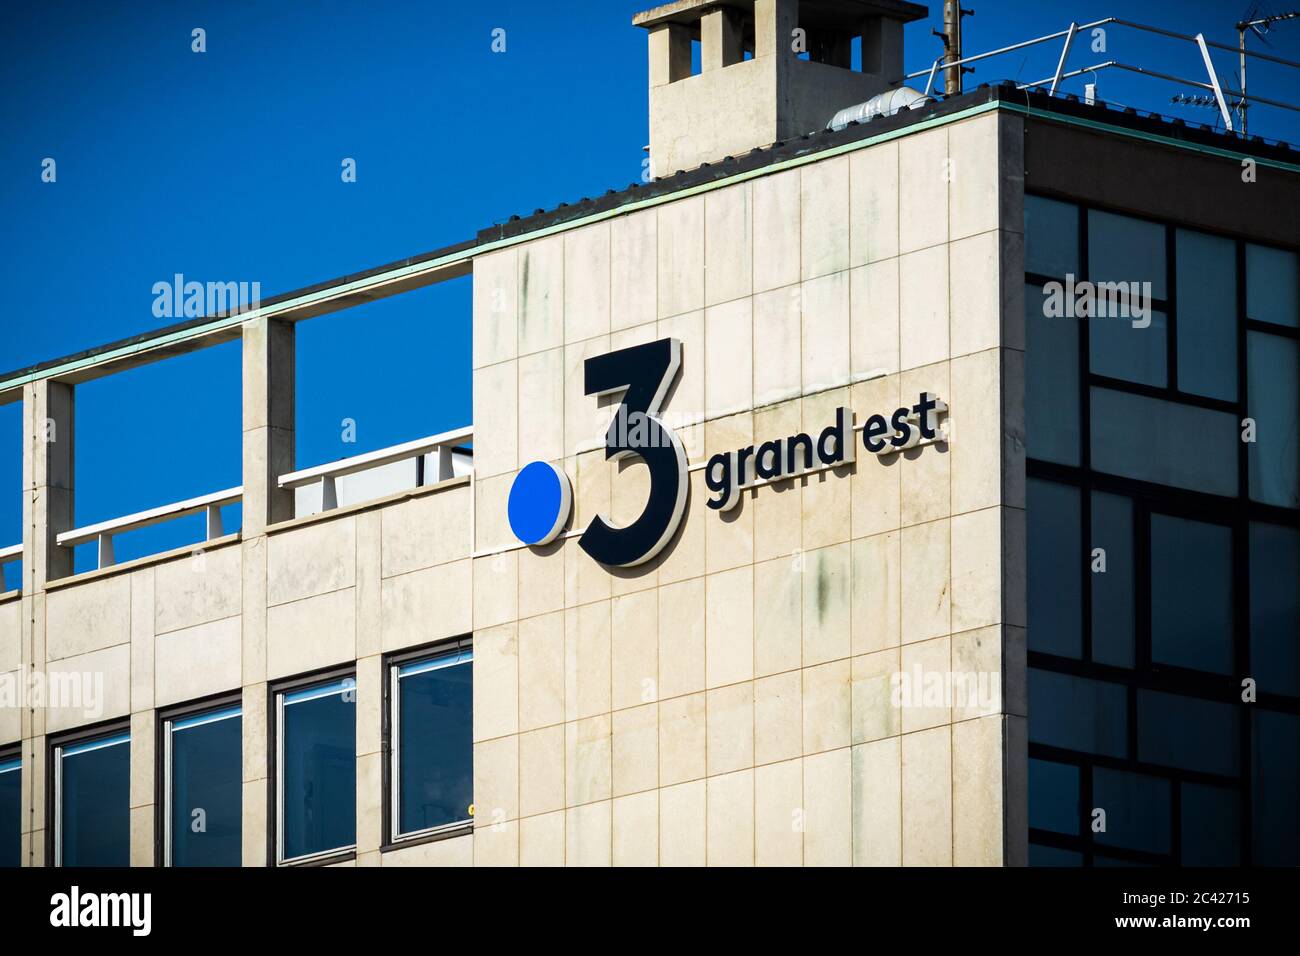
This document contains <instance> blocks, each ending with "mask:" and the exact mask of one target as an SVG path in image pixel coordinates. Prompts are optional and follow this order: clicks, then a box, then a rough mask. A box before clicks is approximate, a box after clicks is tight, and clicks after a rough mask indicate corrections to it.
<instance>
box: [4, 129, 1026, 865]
mask: <svg viewBox="0 0 1300 956" xmlns="http://www.w3.org/2000/svg"><path fill="white" fill-rule="evenodd" d="M1020 143H1021V134H1020V130H1019V121H1018V120H1016V119H1013V118H1010V117H1005V116H1003V117H999V116H998V115H997V114H989V115H985V116H980V117H977V118H973V119H970V120H966V121H963V122H960V123H957V124H954V125H951V126H947V127H941V128H937V129H932V130H925V131H920V132H913V133H909V134H908V135H905V136H903V137H902V138H900V139H897V140H895V141H892V142H888V143H882V144H878V145H874V146H870V147H867V148H863V149H860V150H858V151H855V152H853V153H850V154H846V155H841V156H837V157H832V158H828V159H821V160H817V161H815V162H812V163H809V164H807V165H804V166H802V167H799V168H795V169H789V170H785V171H779V172H773V173H770V174H768V175H764V176H761V177H759V178H756V179H753V180H752V181H749V182H745V183H741V184H737V185H732V186H728V187H725V188H722V189H718V190H715V191H711V192H708V193H705V194H703V195H698V196H693V197H689V198H685V199H680V200H676V201H672V202H668V203H666V204H663V205H661V206H658V207H655V208H651V209H646V210H643V211H639V212H635V213H632V214H630V215H624V216H621V217H617V218H614V219H611V220H609V221H606V222H602V223H599V224H595V225H590V226H586V227H582V228H578V229H574V230H570V231H567V232H563V233H559V234H556V235H553V236H550V237H547V238H543V239H539V240H535V241H532V242H526V243H523V244H520V245H518V246H516V247H513V248H510V249H507V250H504V251H500V252H496V253H492V254H490V255H486V256H482V257H480V258H479V259H477V260H476V262H475V284H474V353H473V354H474V358H473V363H474V395H475V415H474V418H475V433H476V438H475V458H476V473H477V477H476V478H475V480H474V484H473V485H471V484H470V481H469V479H467V478H460V479H454V480H452V481H451V482H448V483H445V484H443V485H440V486H434V487H431V488H427V489H422V490H417V491H415V492H412V493H411V494H410V495H409V496H397V497H395V498H392V499H387V500H384V501H380V502H375V503H372V504H370V505H365V506H357V507H352V508H344V509H340V510H339V511H336V512H331V513H329V514H327V515H318V516H313V517H310V518H304V519H298V520H290V521H283V520H281V521H275V520H274V519H273V518H272V519H271V521H270V523H269V524H266V523H265V522H263V523H262V524H261V525H258V524H253V525H250V526H249V527H248V528H246V529H245V531H244V532H243V534H242V535H230V536H228V537H227V538H224V539H221V540H219V541H217V542H212V543H210V544H209V545H208V546H206V547H205V548H204V549H203V550H202V551H201V552H193V553H191V552H189V551H185V552H181V553H177V554H171V555H163V556H158V557H154V558H150V559H145V560H143V561H139V562H133V563H130V564H126V565H123V566H120V567H115V568H109V569H106V570H104V571H100V572H94V573H91V574H84V575H78V576H74V577H70V578H65V579H62V580H58V581H53V582H51V583H49V584H45V585H41V586H38V587H36V588H33V589H31V591H30V593H25V594H21V595H9V596H6V597H4V598H0V673H14V672H20V671H21V670H22V669H23V668H32V667H34V668H36V669H37V670H43V671H44V672H45V673H51V674H52V673H56V672H60V673H62V672H70V671H85V672H88V673H92V674H95V675H99V676H100V677H101V678H102V682H103V683H102V695H101V699H100V701H99V704H100V707H99V709H98V712H97V713H93V714H88V713H86V712H85V710H84V708H81V709H78V708H73V709H65V710H50V711H48V712H47V711H46V710H45V709H42V708H36V709H26V708H21V709H15V708H0V745H3V744H5V743H8V742H13V741H17V740H21V742H22V749H23V755H24V762H25V766H24V774H25V779H24V808H23V846H24V855H25V858H27V857H28V856H29V857H30V861H31V862H32V863H34V864H37V865H39V864H40V863H41V862H42V861H43V859H44V854H45V845H46V841H47V839H48V835H49V829H48V827H47V822H48V821H47V820H46V819H45V813H46V811H45V780H46V767H45V762H46V751H47V742H48V735H49V734H54V733H60V732H63V731H66V730H72V729H75V728H78V727H83V726H87V725H90V724H94V723H98V722H101V721H104V720H107V719H110V718H123V719H127V720H129V722H130V725H131V732H132V756H131V761H132V785H131V820H132V824H131V832H132V844H133V846H132V861H133V862H134V863H135V864H137V865H149V864H151V863H152V862H153V859H154V827H155V820H156V812H157V808H156V806H155V799H156V798H155V790H156V780H155V771H154V767H155V749H154V748H155V726H156V721H157V712H158V709H159V708H163V707H167V706H170V705H172V704H174V703H179V702H183V701H191V700H194V699H196V698H201V697H204V696H207V695H211V694H218V693H227V692H240V693H241V694H242V699H243V708H244V718H243V726H244V796H245V799H244V811H243V812H244V862H245V863H246V864H247V865H264V864H265V863H266V860H267V849H266V847H267V795H268V762H267V722H268V714H267V687H268V682H271V681H275V680H278V679H280V678H283V677H288V676H294V675H299V674H303V673H305V672H310V671H314V670H318V669H320V668H325V667H329V666H333V665H345V664H351V663H352V662H355V664H356V672H357V684H358V723H357V755H358V766H357V781H358V782H357V787H358V803H357V805H358V825H357V842H358V849H357V856H356V860H355V861H354V862H355V863H356V864H358V865H377V864H380V863H382V864H383V865H404V864H415V865H419V864H470V863H474V864H494V863H504V864H515V863H523V864H529V863H552V864H583V863H594V864H609V863H661V864H702V863H714V864H729V863H735V864H747V863H759V864H810V865H811V864H824V863H859V864H900V863H902V864H949V863H952V864H1000V863H1019V862H1023V859H1024V855H1025V846H1024V839H1025V832H1026V830H1025V822H1024V813H1025V810H1024V794H1025V783H1024V774H1025V769H1024V765H1025V760H1024V750H1025V729H1024V724H1025V721H1024V714H1025V694H1024V631H1023V627H1024V593H1023V592H1024V569H1023V566H1022V562H1023V553H1024V546H1023V534H1024V531H1023V527H1024V518H1023V507H1024V489H1023V473H1024V467H1023V415H1022V412H1021V410H1020V409H1021V406H1022V402H1023V399H1022V393H1023V386H1022V378H1023V374H1022V370H1023V352H1022V350H1023V313H1022V307H1021V302H1020V300H1019V296H1020V295H1021V278H1020V277H1021V274H1022V272H1023V263H1022V252H1021V246H1022V237H1021V234H1020V229H1021V222H1022V212H1021V181H1020V175H1021V173H1020V169H1021V160H1020ZM668 335H671V336H676V337H677V338H679V339H681V341H682V343H683V362H684V367H683V370H682V373H681V377H680V380H679V381H678V383H677V385H676V387H675V388H674V390H673V391H672V392H671V393H670V396H669V398H668V401H667V403H666V406H665V409H664V415H665V417H666V418H667V420H668V421H669V422H670V423H671V424H673V426H674V427H676V428H677V430H678V431H679V433H680V434H681V435H682V437H683V439H684V440H685V443H686V446H687V449H688V454H689V457H690V460H691V462H692V463H701V462H703V461H704V460H705V457H706V456H707V455H709V454H711V453H713V452H715V451H719V450H731V449H734V448H737V447H739V446H742V445H746V444H749V443H750V442H751V441H756V440H763V439H765V438H769V437H782V436H785V435H788V434H790V433H791V432H793V431H795V430H799V429H817V428H820V427H822V426H823V425H824V424H825V423H826V422H827V421H828V420H829V419H830V417H831V415H832V414H833V411H834V409H835V407H836V406H837V405H840V404H843V403H847V404H849V405H851V406H852V407H853V408H854V409H855V410H856V411H857V413H858V416H859V420H862V418H863V417H865V416H866V415H867V414H870V413H872V412H876V411H886V410H889V409H892V408H893V407H895V405H896V404H901V403H902V402H903V401H904V400H911V401H914V400H915V395H916V393H917V392H919V391H921V390H922V389H927V390H930V391H932V392H935V393H937V394H938V395H939V396H940V397H941V398H943V399H944V400H945V401H946V402H947V403H948V405H949V406H950V409H951V413H950V417H949V419H948V427H949V430H950V433H951V436H952V441H951V443H950V444H947V445H946V446H945V445H935V446H927V447H924V448H920V449H918V450H916V451H915V453H909V454H907V455H905V456H896V457H895V458H893V459H892V460H890V459H877V458H874V457H871V456H868V455H866V454H862V453H859V455H858V460H857V462H856V464H855V465H854V466H853V467H851V468H848V469H845V470H843V471H839V472H828V473H822V474H820V475H816V476H809V477H807V478H803V479H797V480H793V481H789V482H785V483H782V484H778V485H773V486H768V487H765V488H760V489H757V490H755V491H751V492H746V493H745V495H744V500H743V501H742V503H741V505H740V506H739V508H738V509H737V510H736V511H735V512H734V513H732V514H731V515H729V516H728V517H726V518H723V517H722V516H720V515H718V514H717V513H715V512H713V511H710V510H709V509H707V508H706V507H705V500H706V498H707V491H706V489H705V488H704V486H703V483H702V476H701V475H700V474H699V473H698V472H696V473H694V474H693V476H692V478H693V481H692V488H691V498H690V504H689V508H688V511H687V514H686V516H685V518H684V520H683V522H682V524H681V527H680V530H679V531H678V533H677V534H676V536H675V537H674V539H673V540H672V541H671V542H670V543H669V545H668V546H667V547H666V548H665V550H664V551H663V552H662V554H661V555H660V556H659V557H658V558H656V559H655V560H654V561H652V562H650V563H648V564H646V565H643V566H641V567H639V568H635V569H631V570H625V571H615V572H611V571H609V570H607V569H605V568H602V567H600V566H598V565H596V564H595V563H593V562H592V561H591V560H590V559H589V558H588V557H587V556H586V554H585V553H584V552H582V551H581V549H580V548H578V546H577V543H576V541H575V540H573V539H570V540H567V541H561V542H557V543H556V544H553V545H551V546H548V547H546V548H543V549H528V548H520V547H517V542H515V541H514V540H513V538H512V537H511V536H510V535H509V532H508V529H507V528H506V527H505V524H504V515H505V507H504V505H505V500H506V496H507V494H508V491H509V487H510V482H511V481H512V480H513V477H514V474H515V472H516V470H517V469H518V468H519V467H520V466H521V465H522V464H524V463H526V462H528V461H531V460H533V459H539V458H540V459H546V460H552V461H556V462H559V463H561V464H562V465H563V467H564V468H565V469H566V471H567V472H568V474H569V475H570V477H571V479H572V481H573V486H574V489H575V517H574V522H573V527H574V528H581V527H583V526H584V525H585V523H586V522H587V520H588V519H589V518H590V517H591V516H592V515H593V514H596V513H598V512H605V513H607V514H610V515H611V517H612V519H613V520H615V521H626V520H630V519H631V518H632V517H633V516H634V515H635V514H636V513H637V512H638V511H639V510H640V506H641V503H642V501H643V499H644V494H645V483H644V473H643V468H642V466H640V465H637V464H634V463H632V464H625V465H623V466H617V465H611V464H609V463H607V462H606V461H605V460H604V457H603V450H602V449H601V447H600V443H601V440H602V436H603V432H604V429H605V427H606V425H607V424H608V420H609V416H610V414H611V409H612V406H611V405H610V404H609V403H608V402H597V401H596V400H594V399H590V398H588V397H587V396H585V395H583V390H582V368H583V366H582V362H583V360H584V359H585V358H587V357H589V356H591V355H597V354H601V353H603V352H607V351H609V350H611V349H617V348H620V347H623V346H626V345H631V344H634V343H637V342H644V341H649V340H652V339H656V338H659V337H662V336H668ZM265 338H266V336H265V335H262V334H261V333H257V334H254V335H253V336H251V337H249V336H246V338H245V347H246V348H250V347H251V348H258V347H259V346H258V345H257V342H258V341H261V340H263V339H265ZM285 344H286V347H288V346H289V345H291V343H285ZM253 365H254V366H255V367H261V366H262V365H274V362H272V361H270V360H269V359H268V360H266V361H262V362H253ZM252 378H253V380H255V381H256V380H258V376H256V375H254V376H252ZM247 379H248V376H246V384H247ZM246 391H248V389H247V388H246ZM253 391H254V392H258V391H259V389H256V388H254V389H253ZM260 391H261V392H262V393H264V392H265V391H266V389H265V388H263V389H261V390H260ZM254 417H255V416H254ZM258 428H261V426H259V425H257V422H256V421H254V422H253V423H252V425H251V426H250V428H249V429H248V430H246V437H247V436H248V435H255V434H256V433H257V429H258ZM262 430H263V431H265V430H266V429H265V428H263V429H262ZM254 450H255V449H254ZM250 460H251V461H253V463H254V465H256V466H257V467H258V468H259V469H260V468H261V465H260V461H261V458H260V457H259V456H258V455H256V454H254V455H251V456H250ZM259 473H260V471H259ZM249 506H250V505H249V503H248V502H246V508H247V507H249ZM262 506H264V507H266V508H267V513H268V514H270V513H271V510H272V509H270V507H269V505H268V504H267V502H266V501H265V500H263V501H262ZM472 554H478V555H479V556H478V557H472V556H471V555H472ZM471 632H472V633H473V635H474V643H475V648H474V656H475V661H474V680H475V713H474V739H475V743H474V761H475V804H476V808H477V819H478V821H479V827H478V829H477V830H476V831H475V832H474V834H473V835H472V836H464V837H459V838H456V839H451V840H444V841H442V842H437V843H430V844H425V845H423V846H416V847H409V848H406V849H402V850H398V851H388V852H383V853H381V852H380V850H379V847H380V839H381V833H380V819H381V816H380V805H381V804H380V801H381V799H382V780H381V773H382V755H381V737H380V727H381V722H380V716H381V715H380V700H381V694H380V687H381V680H382V667H381V660H382V654H384V653H387V652H390V651H394V650H399V649H402V648H409V647H413V646H417V645H421V644H425V643H428V642H431V641H434V640H437V639H439V638H442V637H451V636H457V635H461V634H466V633H471ZM917 665H919V666H921V667H922V668H923V669H925V670H926V671H929V672H936V673H943V672H946V671H948V670H954V671H960V672H966V671H973V672H987V673H992V674H993V675H995V677H997V679H998V680H999V682H1000V684H1001V685H1002V688H1001V689H1002V695H1001V700H1000V702H998V703H997V704H996V705H994V706H992V707H989V708H985V709H980V708H949V707H945V706H938V707H916V708H902V709H900V708H896V707H894V706H892V705H891V702H890V695H889V682H890V678H891V675H892V674H894V673H895V672H898V671H900V670H902V671H911V670H912V669H913V668H914V667H915V666H917Z"/></svg>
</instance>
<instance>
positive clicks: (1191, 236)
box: [1175, 229, 1237, 402]
mask: <svg viewBox="0 0 1300 956" xmlns="http://www.w3.org/2000/svg"><path fill="white" fill-rule="evenodd" d="M1175 236H1176V239H1175V242H1177V244H1178V253H1177V255H1178V387H1179V389H1181V390H1182V391H1184V392H1190V393H1191V394H1193V395H1204V396H1206V397H1208V398H1218V399H1222V400H1223V401H1225V402H1235V401H1236V400H1237V247H1236V243H1234V242H1233V241H1232V240H1231V239H1222V238H1220V237H1218V236H1207V235H1205V233H1201V232H1192V231H1190V230H1188V229H1179V230H1176V232H1175Z"/></svg>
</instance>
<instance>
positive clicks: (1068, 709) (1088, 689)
mask: <svg viewBox="0 0 1300 956" xmlns="http://www.w3.org/2000/svg"><path fill="white" fill-rule="evenodd" d="M1035 708H1036V709H1035ZM1029 712H1030V713H1031V714H1033V715H1034V720H1032V721H1030V723H1029V740H1030V742H1031V743H1042V744H1046V745H1048V746H1050V747H1061V748H1067V749H1069V750H1081V751H1084V752H1086V753H1094V754H1105V755H1107V756H1111V757H1123V756H1124V754H1125V751H1126V749H1127V747H1128V703H1127V693H1126V692H1125V689H1124V686H1123V685H1122V684H1110V683H1103V682H1101V681H1095V680H1088V679H1086V678H1082V677H1071V676H1070V675H1068V674H1058V673H1055V672H1053V671H1046V670H1039V669H1038V668H1035V667H1031V668H1029Z"/></svg>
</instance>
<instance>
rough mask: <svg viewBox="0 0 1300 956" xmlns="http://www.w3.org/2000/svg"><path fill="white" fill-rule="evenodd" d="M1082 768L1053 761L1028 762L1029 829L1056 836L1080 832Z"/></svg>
mask: <svg viewBox="0 0 1300 956" xmlns="http://www.w3.org/2000/svg"><path fill="white" fill-rule="evenodd" d="M1080 818H1081V814H1080V812H1079V768H1078V767H1075V766H1072V765H1071V764H1068V763H1056V762H1055V761H1050V760H1030V761H1029V826H1030V827H1031V828H1033V829H1035V830H1051V831H1053V832H1055V833H1069V834H1071V835H1073V834H1077V833H1078V832H1079V820H1080Z"/></svg>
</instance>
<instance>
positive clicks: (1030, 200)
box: [1025, 196, 1079, 278]
mask: <svg viewBox="0 0 1300 956" xmlns="http://www.w3.org/2000/svg"><path fill="white" fill-rule="evenodd" d="M1025 271H1026V272H1035V273H1038V274H1039V275H1045V276H1057V277H1060V278H1065V276H1066V275H1074V276H1078V275H1079V208H1078V207H1077V206H1073V205H1071V204H1070V203H1065V202H1059V201H1057V200H1055V199H1044V198H1042V197H1041V196H1026V197H1025Z"/></svg>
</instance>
